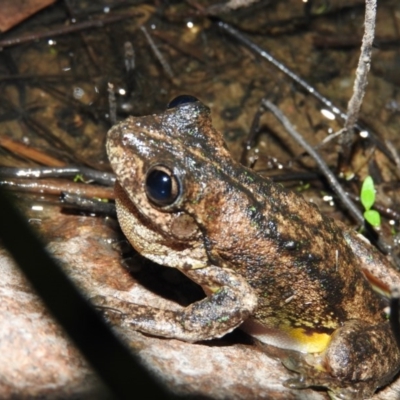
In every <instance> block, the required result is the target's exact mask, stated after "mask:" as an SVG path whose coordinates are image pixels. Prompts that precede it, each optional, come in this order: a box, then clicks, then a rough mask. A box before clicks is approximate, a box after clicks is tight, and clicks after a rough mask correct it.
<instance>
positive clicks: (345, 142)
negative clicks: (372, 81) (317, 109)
mask: <svg viewBox="0 0 400 400" xmlns="http://www.w3.org/2000/svg"><path fill="white" fill-rule="evenodd" d="M375 19H376V0H366V1H365V20H364V36H363V39H362V44H361V53H360V58H359V59H358V65H357V70H356V79H355V81H354V87H353V95H352V96H351V99H350V101H349V103H348V106H347V117H346V120H345V124H344V129H343V134H342V135H341V137H340V144H341V146H342V149H341V150H342V155H343V160H344V162H345V163H348V162H349V160H350V155H351V147H352V143H353V140H354V128H355V127H356V124H357V119H358V115H359V112H360V108H361V104H362V101H363V98H364V94H365V88H366V86H367V84H368V81H367V76H368V72H369V69H370V66H371V53H372V44H373V41H374V34H375Z"/></svg>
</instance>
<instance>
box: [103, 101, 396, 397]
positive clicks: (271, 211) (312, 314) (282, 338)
mask: <svg viewBox="0 0 400 400" xmlns="http://www.w3.org/2000/svg"><path fill="white" fill-rule="evenodd" d="M107 151H108V155H109V159H110V162H111V165H112V167H113V169H114V171H115V173H116V176H117V181H118V182H117V185H116V198H117V211H118V219H119V221H120V224H121V227H122V229H123V231H124V233H125V235H126V236H127V238H128V239H129V241H130V242H131V243H132V245H133V246H134V247H135V248H136V249H137V250H138V251H139V252H140V253H142V254H143V255H144V256H145V257H148V258H150V259H152V260H154V261H156V262H158V263H160V264H163V265H166V266H170V267H174V268H178V269H180V270H181V271H182V272H184V273H185V274H186V275H187V276H189V277H190V278H191V279H192V280H194V281H195V282H197V283H198V284H200V285H201V286H202V287H203V289H204V290H205V292H206V294H207V298H206V299H204V300H202V301H200V302H197V303H194V304H192V305H191V306H189V307H187V308H186V309H185V310H184V311H182V312H173V311H164V310H154V309H150V308H149V307H145V306H138V305H135V304H129V303H124V302H121V301H119V300H117V299H102V300H101V301H100V303H102V304H104V305H107V306H110V307H113V308H116V309H119V310H120V311H121V313H119V314H118V313H114V314H115V315H112V314H113V312H112V311H108V317H109V318H110V319H111V320H112V321H113V322H114V323H118V324H125V325H128V326H132V327H133V328H134V329H137V330H141V331H143V332H147V333H151V334H154V335H158V336H164V337H174V338H178V339H181V340H187V341H198V340H204V339H210V338H214V337H220V336H222V335H224V334H225V333H227V332H229V331H231V330H232V329H234V328H235V327H237V326H239V325H241V324H242V323H243V322H244V324H242V329H244V330H245V331H247V332H248V333H249V334H251V335H253V336H254V337H256V338H257V339H259V340H261V341H263V342H265V343H269V344H272V345H275V346H278V347H281V348H284V349H287V350H288V354H289V356H288V358H287V359H286V360H284V363H285V365H287V366H288V368H290V369H293V370H295V371H297V372H299V373H300V374H301V376H300V378H299V379H297V380H294V381H291V382H290V383H289V384H290V385H291V386H293V387H305V386H310V385H316V386H321V385H322V386H326V387H328V388H329V390H330V393H331V395H332V396H333V397H335V396H341V397H340V398H349V399H350V398H351V399H353V398H360V399H361V398H364V397H368V396H369V395H371V394H372V393H373V392H374V391H375V390H376V388H377V387H379V386H382V385H384V384H386V383H387V382H388V381H389V380H390V379H391V378H392V377H393V375H394V374H395V373H396V372H397V371H398V369H399V365H400V353H399V349H398V347H397V345H396V342H395V339H394V337H393V334H392V332H391V330H390V327H389V324H388V322H387V316H386V315H385V313H384V308H385V306H386V305H387V304H386V302H385V301H384V300H383V299H382V298H381V297H380V296H379V295H378V294H377V293H375V292H374V291H373V290H372V288H371V285H370V284H369V282H368V281H367V279H366V278H365V276H364V274H363V273H362V271H361V268H362V266H363V265H362V263H363V262H364V261H365V260H364V258H365V255H366V254H368V255H369V254H372V255H374V254H375V253H374V252H373V251H372V250H369V249H368V247H369V246H368V245H367V244H365V245H364V246H363V245H362V244H360V243H362V241H360V240H358V239H354V241H353V240H352V239H351V238H352V237H353V236H354V237H355V234H354V235H353V234H350V236H349V234H348V233H346V235H347V236H346V235H344V233H343V229H342V228H341V227H339V226H338V225H336V224H335V222H334V221H333V220H331V219H330V218H327V217H326V216H324V215H322V214H321V213H320V212H319V211H318V209H317V207H316V206H315V205H313V204H311V203H308V202H306V201H305V200H304V199H303V198H302V196H300V195H298V194H296V193H293V192H288V191H286V190H284V189H283V188H282V187H281V186H280V185H277V184H274V183H272V182H271V181H270V180H268V179H265V178H263V177H261V176H260V175H258V174H257V173H255V172H254V171H252V170H250V169H247V168H245V167H243V166H242V165H240V164H239V163H237V162H236V161H234V160H233V159H232V158H231V156H230V154H229V152H228V150H227V149H226V147H225V144H224V141H223V139H222V136H221V135H220V134H219V133H218V132H217V131H216V130H215V129H214V128H213V126H212V123H211V118H210V111H209V109H208V108H207V107H206V106H205V105H203V104H202V103H200V102H194V103H186V104H182V105H180V106H178V107H176V108H173V109H169V110H167V111H165V112H164V113H162V114H159V115H151V116H145V117H130V118H128V119H127V120H125V121H124V122H121V123H119V124H118V125H116V126H114V127H113V128H112V129H111V130H110V131H109V134H108V142H107ZM155 165H162V166H163V168H164V167H165V168H166V170H169V171H171V175H173V176H174V177H175V179H176V181H177V188H178V197H177V198H176V199H175V200H174V201H173V202H172V203H171V204H167V205H159V204H155V203H154V201H152V200H151V199H150V198H149V196H148V194H147V193H146V174H147V172H148V171H149V169H151V168H153V167H154V166H155ZM352 235H353V236H352ZM353 242H354V243H356V244H357V246H355V248H356V249H357V247H360V246H361V247H362V248H361V252H360V254H362V257H358V255H357V254H356V253H355V252H354V251H353V249H352V247H351V246H350V245H349V243H350V244H352V243H353ZM353 247H354V246H353ZM358 250H360V248H358ZM370 258H372V256H371V257H370ZM379 262H384V263H386V260H385V259H384V258H383V257H382V258H381V259H380V260H379ZM383 268H384V269H385V268H390V266H388V265H387V264H385V265H384V266H383ZM391 276H392V278H394V279H395V280H397V283H399V282H400V279H399V277H398V275H397V274H396V273H394V274H393V273H392V275H391ZM349 338H350V339H349ZM360 341H361V342H362V343H363V346H357V343H360ZM300 352H302V353H305V354H302V353H300Z"/></svg>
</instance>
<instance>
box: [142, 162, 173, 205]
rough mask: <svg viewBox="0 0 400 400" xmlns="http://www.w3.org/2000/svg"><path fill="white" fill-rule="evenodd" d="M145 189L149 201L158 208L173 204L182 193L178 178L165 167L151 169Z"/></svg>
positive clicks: (156, 166) (158, 166) (159, 166)
mask: <svg viewBox="0 0 400 400" xmlns="http://www.w3.org/2000/svg"><path fill="white" fill-rule="evenodd" d="M145 187H146V194H147V197H148V198H149V200H150V201H152V202H153V203H154V204H156V205H158V206H168V205H171V204H173V203H174V202H175V200H176V199H177V198H178V196H179V192H180V185H179V182H178V179H177V177H176V176H175V175H174V174H173V173H172V171H171V170H170V169H169V168H167V167H165V166H163V165H155V166H154V167H152V168H150V170H149V171H148V172H147V176H146V185H145Z"/></svg>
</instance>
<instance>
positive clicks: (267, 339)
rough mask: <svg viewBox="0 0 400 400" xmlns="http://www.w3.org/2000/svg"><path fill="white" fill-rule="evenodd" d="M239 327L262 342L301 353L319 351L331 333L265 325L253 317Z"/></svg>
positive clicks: (327, 343) (323, 347) (322, 348)
mask: <svg viewBox="0 0 400 400" xmlns="http://www.w3.org/2000/svg"><path fill="white" fill-rule="evenodd" d="M240 329H242V330H243V331H245V332H246V333H248V334H249V335H251V336H252V337H254V338H256V339H257V340H259V341H260V342H262V343H265V344H269V345H271V346H275V347H279V348H282V349H290V350H296V351H301V352H302V353H321V352H323V351H324V350H325V349H326V348H327V347H328V345H329V343H330V341H331V335H329V334H327V333H319V332H310V331H309V330H307V331H306V330H305V329H303V328H293V327H289V326H281V327H279V328H276V327H267V326H264V325H261V324H260V323H258V322H256V321H255V320H253V319H248V320H247V321H245V322H244V323H243V324H242V325H241V326H240Z"/></svg>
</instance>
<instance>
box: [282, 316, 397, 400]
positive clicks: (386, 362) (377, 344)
mask: <svg viewBox="0 0 400 400" xmlns="http://www.w3.org/2000/svg"><path fill="white" fill-rule="evenodd" d="M283 364H284V365H285V366H286V367H287V368H288V369H290V370H292V371H295V372H298V373H299V374H300V375H299V377H298V378H294V379H291V380H289V381H287V382H286V383H285V385H286V386H288V387H291V388H305V387H310V386H313V387H326V388H328V390H329V393H330V395H331V397H332V398H333V399H356V400H358V399H365V398H369V397H371V396H372V395H373V393H374V392H375V391H376V389H377V388H379V387H382V386H384V385H385V384H387V383H388V382H390V380H391V379H392V378H393V376H394V375H395V374H396V373H397V372H398V370H399V367H400V365H399V364H400V351H399V349H398V347H397V343H396V340H395V338H394V335H393V333H392V332H391V329H390V325H389V323H388V322H384V323H381V324H378V325H370V324H368V323H367V322H363V321H348V322H346V323H345V324H344V326H342V327H341V328H339V329H337V330H336V331H335V332H334V334H333V335H332V339H331V342H330V343H329V345H328V347H327V349H326V350H325V351H324V352H323V353H320V354H315V355H314V354H306V355H305V354H301V353H298V352H294V351H292V352H287V357H286V359H284V360H283Z"/></svg>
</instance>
